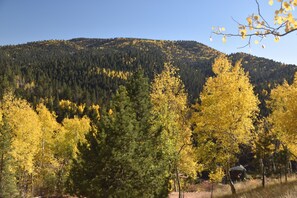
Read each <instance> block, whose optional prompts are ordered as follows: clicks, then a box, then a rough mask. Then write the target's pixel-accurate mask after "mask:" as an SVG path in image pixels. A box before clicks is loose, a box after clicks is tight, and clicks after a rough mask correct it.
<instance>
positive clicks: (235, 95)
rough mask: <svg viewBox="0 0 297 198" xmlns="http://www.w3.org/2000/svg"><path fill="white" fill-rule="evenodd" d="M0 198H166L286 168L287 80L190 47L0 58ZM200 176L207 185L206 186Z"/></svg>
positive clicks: (158, 43)
mask: <svg viewBox="0 0 297 198" xmlns="http://www.w3.org/2000/svg"><path fill="white" fill-rule="evenodd" d="M0 68H1V69H0V96H1V102H0V115H1V116H0V118H1V120H0V154H1V156H0V157H1V159H0V197H32V196H42V197H51V196H56V197H61V196H63V195H73V196H85V197H167V196H168V194H169V193H170V192H171V191H174V190H175V191H187V190H188V186H190V185H194V184H197V183H199V182H200V181H201V179H207V180H209V181H211V182H213V183H217V182H221V181H222V180H225V181H226V183H227V184H228V185H230V187H231V191H232V193H236V189H235V187H234V183H233V181H232V178H231V175H230V171H229V170H230V168H231V167H233V166H235V165H239V164H242V165H244V166H246V167H247V170H248V173H250V174H252V175H260V176H261V178H262V181H263V186H265V179H266V177H282V175H284V176H285V178H286V179H287V177H288V175H289V174H291V173H292V172H293V171H294V170H295V171H296V167H295V166H294V165H295V164H296V163H295V160H296V159H295V158H296V155H297V153H296V149H297V148H296V145H295V141H296V137H297V134H296V132H295V131H296V128H297V126H296V123H295V122H294V121H295V119H296V116H297V110H296V109H297V108H296V105H295V103H294V101H295V99H296V97H297V76H296V75H295V78H294V74H295V72H296V71H297V67H296V66H295V65H286V64H283V63H279V62H275V61H273V60H268V59H265V58H259V57H254V56H251V55H249V54H244V53H236V54H230V55H224V54H223V53H221V52H219V51H216V50H214V49H212V48H210V47H207V46H206V45H203V44H201V43H198V42H195V41H163V40H148V39H129V38H116V39H85V38H77V39H72V40H68V41H60V40H50V41H40V42H31V43H27V44H22V45H15V46H2V47H0ZM205 175H206V176H205Z"/></svg>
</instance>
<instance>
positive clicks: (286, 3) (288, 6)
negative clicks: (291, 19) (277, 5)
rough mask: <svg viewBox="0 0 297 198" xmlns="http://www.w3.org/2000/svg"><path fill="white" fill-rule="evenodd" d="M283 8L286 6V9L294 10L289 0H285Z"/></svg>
mask: <svg viewBox="0 0 297 198" xmlns="http://www.w3.org/2000/svg"><path fill="white" fill-rule="evenodd" d="M283 8H285V10H286V11H290V10H292V8H291V5H290V4H289V3H288V2H287V1H285V2H283Z"/></svg>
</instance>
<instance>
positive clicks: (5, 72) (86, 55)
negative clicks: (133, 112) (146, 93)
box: [0, 38, 296, 112]
mask: <svg viewBox="0 0 297 198" xmlns="http://www.w3.org/2000/svg"><path fill="white" fill-rule="evenodd" d="M219 54H221V52H219V51H217V50H215V49H212V48H210V47H207V46H206V45H203V44H201V43H198V42H195V41H164V40H149V39H130V38H115V39H86V38H77V39H72V40H68V41H60V40H50V41H40V42H31V43H27V44H22V45H15V46H2V47H0V94H2V93H3V92H4V90H5V89H7V88H12V89H15V90H16V93H17V94H18V95H20V96H22V97H24V98H26V99H28V100H29V101H31V102H33V103H36V102H38V101H39V100H40V98H46V99H47V101H48V104H49V106H51V107H53V106H55V103H56V102H57V101H59V100H61V99H70V100H72V101H75V102H78V103H82V102H86V103H88V104H90V103H104V101H106V100H108V99H109V97H110V95H111V93H112V92H113V91H114V90H115V89H116V88H117V87H118V86H119V85H120V84H125V81H126V79H127V78H128V76H129V75H130V73H131V72H133V71H135V70H136V69H137V68H138V67H142V68H143V69H144V71H145V73H146V75H147V76H148V77H149V78H150V79H152V78H153V76H154V74H156V73H159V72H161V71H162V69H163V64H164V62H168V61H170V62H172V63H173V64H174V65H176V66H177V67H178V68H179V69H180V71H179V72H180V76H181V78H182V80H183V81H184V83H185V85H186V88H187V90H188V92H189V96H190V102H193V101H194V100H196V99H197V98H198V96H199V93H200V91H201V90H202V88H203V84H204V83H205V79H206V78H207V77H208V76H211V75H212V71H211V64H212V62H213V59H214V58H215V57H217V56H218V55H219ZM230 57H231V58H232V60H234V61H236V60H239V59H243V61H242V63H243V66H244V68H245V70H246V71H248V72H249V73H250V76H251V82H252V83H253V84H254V86H255V91H256V92H257V94H259V96H260V98H261V99H262V100H263V99H264V98H266V97H267V94H266V93H265V91H264V92H263V91H262V90H263V89H265V90H267V91H268V93H269V90H270V89H271V88H272V87H274V86H275V85H277V84H279V83H281V82H283V80H284V79H287V80H288V81H289V82H290V81H291V80H292V78H293V74H294V72H295V71H296V67H295V66H294V65H285V64H281V63H279V62H275V61H272V60H268V59H265V58H259V57H254V56H251V55H248V54H243V53H237V54H231V55H230ZM263 109H264V108H263ZM263 112H265V111H263Z"/></svg>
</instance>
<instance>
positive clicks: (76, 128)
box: [59, 116, 91, 158]
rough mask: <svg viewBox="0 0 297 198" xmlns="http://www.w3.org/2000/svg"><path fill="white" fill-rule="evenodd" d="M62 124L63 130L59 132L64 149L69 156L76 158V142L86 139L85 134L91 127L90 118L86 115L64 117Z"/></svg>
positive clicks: (82, 141)
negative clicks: (81, 116) (70, 117)
mask: <svg viewBox="0 0 297 198" xmlns="http://www.w3.org/2000/svg"><path fill="white" fill-rule="evenodd" d="M62 124H63V128H64V130H62V132H61V133H60V134H59V137H60V138H61V139H60V141H61V140H62V141H63V142H62V145H64V146H65V147H64V148H65V151H66V152H68V154H69V155H70V156H69V158H76V156H77V152H78V149H77V144H78V143H84V142H85V141H86V139H85V135H86V134H87V133H88V132H89V131H90V129H91V125H90V119H89V118H87V117H86V116H84V117H83V118H77V117H75V118H72V119H69V118H65V119H64V120H63V123H62ZM61 136H62V137H61Z"/></svg>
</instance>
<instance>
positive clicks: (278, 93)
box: [268, 73, 297, 155]
mask: <svg viewBox="0 0 297 198" xmlns="http://www.w3.org/2000/svg"><path fill="white" fill-rule="evenodd" d="M270 98H271V100H270V101H268V104H269V106H270V108H271V110H272V113H271V115H270V116H269V122H270V123H272V125H273V128H272V130H273V132H274V133H275V135H276V136H277V137H278V138H279V139H280V140H281V141H282V142H283V143H284V144H286V145H287V146H288V147H289V149H290V148H291V150H293V151H296V148H293V147H294V145H296V143H297V132H296V128H297V122H296V119H297V104H296V101H297V73H296V74H295V77H294V81H293V83H292V84H291V85H289V84H288V82H286V81H285V82H284V83H283V84H282V85H279V86H277V87H276V88H275V89H273V90H272V91H271V96H270ZM294 154H295V155H296V154H297V153H294Z"/></svg>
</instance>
